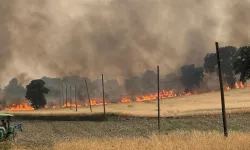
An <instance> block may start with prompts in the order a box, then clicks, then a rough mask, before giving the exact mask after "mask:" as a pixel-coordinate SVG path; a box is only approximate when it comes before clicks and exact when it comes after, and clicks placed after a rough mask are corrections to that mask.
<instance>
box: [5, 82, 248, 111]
mask: <svg viewBox="0 0 250 150" xmlns="http://www.w3.org/2000/svg"><path fill="white" fill-rule="evenodd" d="M235 87H236V88H237V89H239V88H245V87H250V83H247V84H246V86H245V85H244V84H243V83H242V82H236V83H235ZM225 90H231V88H230V87H229V86H225ZM212 91H214V90H212ZM196 93H197V92H196V91H194V92H188V93H181V94H178V95H177V94H176V93H175V92H174V90H169V91H165V90H162V91H161V92H160V98H161V99H162V98H169V97H176V96H189V95H192V94H196ZM157 98H158V93H154V94H143V95H141V96H136V97H135V101H136V102H144V101H152V100H156V99H157ZM130 102H132V100H131V99H129V98H127V97H123V98H121V100H120V101H119V102H118V103H130ZM90 104H91V105H92V106H98V105H103V102H102V100H100V99H98V98H93V99H90ZM105 104H108V102H105ZM83 106H89V102H86V103H85V104H83V105H80V104H77V107H83ZM61 107H63V108H65V107H76V104H74V103H73V104H70V102H69V101H68V102H67V103H65V104H63V105H62V106H61ZM45 108H49V107H48V106H47V105H46V106H45ZM51 108H60V105H53V106H51ZM5 110H34V108H33V107H32V106H31V105H30V104H29V103H28V101H27V100H25V101H24V102H23V103H21V104H13V105H12V107H10V108H5Z"/></svg>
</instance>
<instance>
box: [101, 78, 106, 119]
mask: <svg viewBox="0 0 250 150" xmlns="http://www.w3.org/2000/svg"><path fill="white" fill-rule="evenodd" d="M102 100H103V115H104V119H105V118H106V108H105V107H106V106H105V92H104V81H103V74H102Z"/></svg>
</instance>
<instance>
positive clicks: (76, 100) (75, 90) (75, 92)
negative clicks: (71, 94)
mask: <svg viewBox="0 0 250 150" xmlns="http://www.w3.org/2000/svg"><path fill="white" fill-rule="evenodd" d="M75 103H76V112H77V99H76V85H75Z"/></svg>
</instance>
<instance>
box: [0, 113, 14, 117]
mask: <svg viewBox="0 0 250 150" xmlns="http://www.w3.org/2000/svg"><path fill="white" fill-rule="evenodd" d="M13 116H14V115H12V114H0V117H13Z"/></svg>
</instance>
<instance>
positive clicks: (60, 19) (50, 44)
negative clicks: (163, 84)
mask: <svg viewBox="0 0 250 150" xmlns="http://www.w3.org/2000/svg"><path fill="white" fill-rule="evenodd" d="M249 1H250V0H234V1H233V0H221V1H218V0H210V1H207V0H189V1H182V0H176V1H172V0H162V1H161V0H147V1H146V0H91V1H90V0H71V1H69V0H53V1H52V0H8V1H7V0H6V1H2V2H1V3H0V18H1V20H0V21H1V22H0V46H1V49H0V52H1V59H0V61H1V62H0V67H1V73H0V81H1V86H4V85H6V84H7V83H8V81H9V80H10V79H11V78H13V77H17V78H18V80H19V81H20V82H21V83H25V84H27V82H28V81H30V80H31V79H33V78H41V77H42V76H50V77H62V76H67V75H79V76H84V77H89V78H100V75H101V74H102V73H104V74H105V75H107V77H110V78H111V79H115V78H117V79H121V78H122V76H131V75H138V74H141V73H143V72H145V71H146V70H147V69H153V68H155V67H156V65H160V66H161V72H163V73H168V72H173V71H176V70H177V69H179V67H180V66H181V65H183V64H185V63H195V64H202V63H203V58H204V56H205V54H206V53H207V52H214V47H215V46H214V42H215V41H219V42H220V43H221V44H223V45H235V46H238V45H246V44H247V43H248V41H249V36H250V35H249V28H247V27H249V25H250V22H249V19H250V14H249V13H248V11H249V7H250V3H249Z"/></svg>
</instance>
